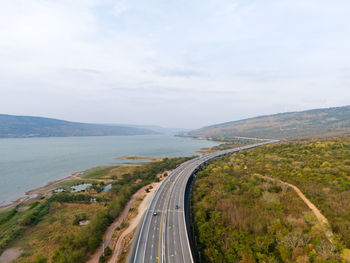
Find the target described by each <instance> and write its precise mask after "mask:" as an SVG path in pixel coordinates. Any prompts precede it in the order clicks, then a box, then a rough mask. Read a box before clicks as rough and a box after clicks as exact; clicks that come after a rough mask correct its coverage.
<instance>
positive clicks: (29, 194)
mask: <svg viewBox="0 0 350 263" xmlns="http://www.w3.org/2000/svg"><path fill="white" fill-rule="evenodd" d="M179 137H181V136H179ZM187 138H188V139H192V140H198V138H193V137H187ZM200 140H204V141H208V142H214V141H211V140H208V139H205V138H202V139H200ZM214 143H215V142H214ZM216 143H218V142H216ZM199 150H200V149H197V150H194V151H193V152H194V153H197V151H199ZM114 159H115V160H116V161H124V162H113V163H111V164H110V165H108V166H140V165H143V164H146V163H149V162H152V161H158V160H161V159H163V158H162V157H142V156H137V155H124V156H118V157H115V158H114ZM132 161H135V162H132ZM137 161H139V162H137ZM96 167H102V166H95V167H90V168H88V169H87V170H84V171H78V172H72V173H71V175H69V176H66V177H64V178H62V179H57V180H53V181H49V182H47V183H45V182H44V183H45V185H42V186H38V187H36V188H33V189H30V190H28V191H26V192H25V193H20V194H19V197H18V198H17V199H14V200H12V201H2V202H1V201H0V212H1V211H5V210H8V209H13V208H14V207H16V206H18V205H20V204H22V203H25V202H29V201H31V200H35V199H38V198H41V197H42V196H46V195H48V193H49V192H50V191H47V190H48V189H47V188H49V187H50V186H53V185H55V184H58V183H61V182H66V181H71V180H74V179H77V180H82V179H83V178H81V177H79V175H82V174H84V173H85V172H86V171H89V170H90V169H94V168H96ZM33 195H35V196H33Z"/></svg>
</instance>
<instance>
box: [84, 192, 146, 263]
mask: <svg viewBox="0 0 350 263" xmlns="http://www.w3.org/2000/svg"><path fill="white" fill-rule="evenodd" d="M147 187H149V186H144V187H142V188H141V189H140V190H138V191H137V192H136V193H135V194H134V195H133V196H132V197H131V199H130V200H129V202H128V203H127V204H126V206H125V208H124V209H123V211H122V213H121V214H120V216H119V217H118V218H117V220H115V221H114V223H113V224H112V225H110V226H109V227H108V228H107V230H106V232H105V234H104V236H103V241H104V246H105V247H107V246H109V245H111V244H110V243H111V240H112V237H113V233H114V231H115V229H116V228H117V227H119V226H120V225H121V223H122V222H123V221H124V219H125V218H126V216H127V215H128V212H129V210H130V207H131V205H132V204H133V202H134V201H135V200H136V199H137V198H141V197H142V196H143V194H144V193H145V192H146V191H145V189H146V188H147ZM102 253H103V245H101V246H100V247H99V248H98V249H97V250H96V252H95V253H94V254H93V255H92V256H91V258H90V259H89V261H87V262H88V263H98V262H99V258H100V256H101V255H102Z"/></svg>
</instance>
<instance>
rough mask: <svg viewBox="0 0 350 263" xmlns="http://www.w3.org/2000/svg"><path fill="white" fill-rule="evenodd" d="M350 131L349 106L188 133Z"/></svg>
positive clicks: (267, 134)
mask: <svg viewBox="0 0 350 263" xmlns="http://www.w3.org/2000/svg"><path fill="white" fill-rule="evenodd" d="M344 132H345V133H346V132H350V105H348V106H343V107H332V108H321V109H311V110H306V111H296V112H285V113H277V114H272V115H262V116H257V117H252V118H247V119H242V120H237V121H229V122H224V123H219V124H214V125H210V126H206V127H203V128H200V129H197V130H193V131H191V132H189V133H187V135H188V136H193V137H216V138H217V137H227V138H229V137H235V136H247V137H260V138H268V139H271V138H275V139H295V138H302V137H309V136H320V135H326V134H332V133H337V134H338V133H344Z"/></svg>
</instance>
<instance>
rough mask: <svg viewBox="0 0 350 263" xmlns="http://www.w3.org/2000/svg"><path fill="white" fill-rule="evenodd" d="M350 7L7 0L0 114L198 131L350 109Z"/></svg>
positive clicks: (294, 0) (252, 1)
mask: <svg viewBox="0 0 350 263" xmlns="http://www.w3.org/2000/svg"><path fill="white" fill-rule="evenodd" d="M349 12H350V1H349V0H186V1H184V0H166V1H164V0H73V1H72V0H0V113H5V114H14V115H32V116H45V117H52V118H59V119H65V120H70V121H81V122H90V123H124V124H125V123H127V124H140V125H141V124H144V125H145V124H152V125H161V126H165V127H179V128H180V127H181V128H189V129H193V128H199V127H202V126H206V125H210V124H215V123H221V122H226V121H232V120H238V119H243V118H247V117H253V116H258V115H265V114H272V113H278V112H287V111H300V110H305V109H312V108H324V107H333V106H343V105H349V104H350V48H349V47H350V26H349V25H350V16H349Z"/></svg>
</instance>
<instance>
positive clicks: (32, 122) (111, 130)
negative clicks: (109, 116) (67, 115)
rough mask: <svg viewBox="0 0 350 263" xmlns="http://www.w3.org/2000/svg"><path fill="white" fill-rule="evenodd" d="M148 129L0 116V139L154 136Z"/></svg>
mask: <svg viewBox="0 0 350 263" xmlns="http://www.w3.org/2000/svg"><path fill="white" fill-rule="evenodd" d="M155 133H156V132H154V131H151V130H149V129H142V128H136V127H127V126H117V125H99V124H88V123H79V122H70V121H63V120H57V119H50V118H42V117H30V116H14V115H5V114H0V138H23V137H65V136H107V135H144V134H155Z"/></svg>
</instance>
